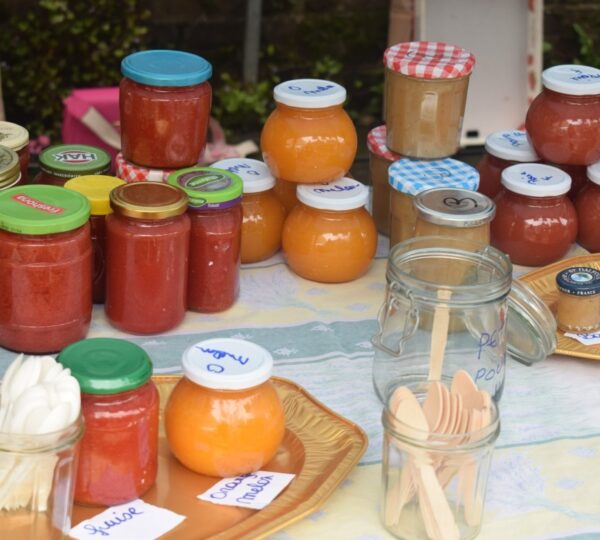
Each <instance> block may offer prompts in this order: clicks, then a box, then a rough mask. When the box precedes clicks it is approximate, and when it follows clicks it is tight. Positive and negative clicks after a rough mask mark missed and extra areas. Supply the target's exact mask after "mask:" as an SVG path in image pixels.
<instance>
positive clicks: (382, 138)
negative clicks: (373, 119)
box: [367, 125, 402, 161]
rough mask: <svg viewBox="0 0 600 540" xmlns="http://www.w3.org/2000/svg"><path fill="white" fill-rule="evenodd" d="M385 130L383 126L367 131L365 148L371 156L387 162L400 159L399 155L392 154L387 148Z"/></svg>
mask: <svg viewBox="0 0 600 540" xmlns="http://www.w3.org/2000/svg"><path fill="white" fill-rule="evenodd" d="M386 137H387V128H386V127H385V125H382V126H377V127H376V128H373V129H372V130H371V131H369V134H368V135H367V148H368V149H369V152H371V153H372V154H376V155H378V156H379V157H382V158H384V159H387V160H388V161H397V160H399V159H402V156H401V155H400V154H396V152H392V150H390V149H389V148H388V147H387V139H386Z"/></svg>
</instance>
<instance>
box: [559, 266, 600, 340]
mask: <svg viewBox="0 0 600 540" xmlns="http://www.w3.org/2000/svg"><path fill="white" fill-rule="evenodd" d="M556 287H557V289H558V302H557V308H556V322H557V324H558V328H559V329H560V330H562V331H563V332H574V333H576V334H588V333H591V332H595V331H597V330H598V329H600V272H599V271H598V270H596V269H595V268H589V267H585V266H576V267H571V268H567V269H565V270H563V271H561V272H559V273H558V274H557V276H556Z"/></svg>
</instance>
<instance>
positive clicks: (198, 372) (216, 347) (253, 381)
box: [165, 338, 285, 477]
mask: <svg viewBox="0 0 600 540" xmlns="http://www.w3.org/2000/svg"><path fill="white" fill-rule="evenodd" d="M182 364H183V374H184V377H183V378H182V379H181V380H180V381H179V382H178V383H177V385H176V386H175V388H174V389H173V391H172V392H171V395H170V396H169V400H168V402H167V406H166V408H165V428H166V433H167V440H168V443H169V447H170V448H171V452H173V454H174V455H175V457H176V458H177V459H178V460H179V461H180V462H181V463H182V464H183V465H185V466H186V467H187V468H188V469H191V470H192V471H194V472H197V473H200V474H206V475H208V476H221V477H232V476H238V475H241V474H246V473H250V472H254V471H257V470H259V469H261V468H262V467H263V466H264V465H265V464H267V463H268V462H269V461H270V460H271V458H273V456H274V455H275V453H276V452H277V449H278V448H279V445H280V444H281V441H282V440H283V436H284V433H285V414H284V410H283V405H282V403H281V400H280V399H279V396H278V395H277V391H276V390H275V387H274V386H273V384H272V383H271V382H270V381H269V378H270V376H271V371H272V370H273V357H272V356H271V354H270V353H269V352H268V351H267V350H265V349H263V348H262V347H260V346H259V345H256V344H254V343H250V342H248V341H244V340H241V339H227V338H216V339H208V340H206V341H201V342H200V343H196V344H195V345H192V346H191V347H190V348H189V349H187V350H186V351H185V352H184V354H183V359H182Z"/></svg>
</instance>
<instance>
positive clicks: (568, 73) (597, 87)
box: [542, 64, 600, 96]
mask: <svg viewBox="0 0 600 540" xmlns="http://www.w3.org/2000/svg"><path fill="white" fill-rule="evenodd" d="M542 84H543V85H544V86H545V87H546V88H548V90H554V91H555V92H559V93H560V94H569V95H571V96H590V95H594V94H600V69H596V68H593V67H590V66H580V65H577V64H566V65H563V66H554V67H551V68H548V69H545V70H544V71H543V73H542Z"/></svg>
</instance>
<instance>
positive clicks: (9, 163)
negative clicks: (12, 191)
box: [0, 146, 23, 191]
mask: <svg viewBox="0 0 600 540" xmlns="http://www.w3.org/2000/svg"><path fill="white" fill-rule="evenodd" d="M22 180H23V176H22V174H21V168H20V166H19V156H18V155H17V153H16V152H15V151H14V150H11V149H10V148H6V147H4V146H0V191H1V190H3V189H8V188H10V187H13V186H16V185H18V184H21V183H22Z"/></svg>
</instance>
